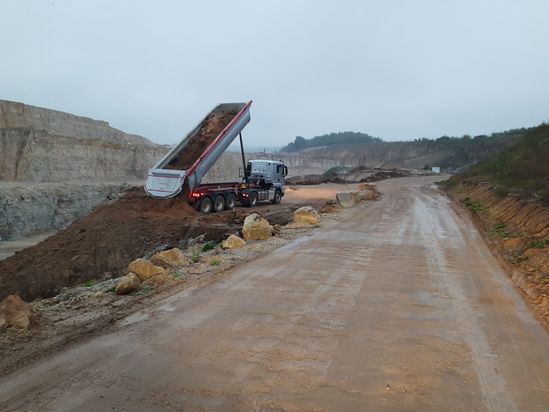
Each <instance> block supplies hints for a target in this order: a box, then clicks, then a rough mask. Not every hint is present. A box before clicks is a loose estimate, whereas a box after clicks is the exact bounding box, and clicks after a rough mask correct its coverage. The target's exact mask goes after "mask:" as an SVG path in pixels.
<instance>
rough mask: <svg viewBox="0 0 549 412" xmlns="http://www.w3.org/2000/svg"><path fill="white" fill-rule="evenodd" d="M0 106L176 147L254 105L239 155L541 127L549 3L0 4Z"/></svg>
mask: <svg viewBox="0 0 549 412" xmlns="http://www.w3.org/2000/svg"><path fill="white" fill-rule="evenodd" d="M0 19H1V20H0V21H1V24H0V36H1V38H2V53H1V56H2V57H1V60H0V61H1V63H0V99H7V100H15V101H20V102H23V103H27V104H32V105H36V106H43V107H47V108H52V109H57V110H62V111H66V112H70V113H74V114H78V115H83V116H88V117H92V118H95V119H101V120H106V121H108V122H109V123H110V124H111V125H112V126H114V127H117V128H120V129H122V130H124V131H127V132H133V133H137V134H141V135H143V136H146V137H148V138H150V139H151V140H153V141H156V142H159V143H174V142H175V141H176V140H178V139H179V138H180V137H182V136H183V135H185V134H186V133H187V132H188V131H189V130H190V129H191V128H192V127H194V126H195V124H196V123H197V122H198V121H199V120H200V119H201V118H202V117H203V116H204V115H205V114H206V113H207V112H208V111H209V110H210V109H211V108H212V107H213V106H215V105H216V104H217V103H220V102H233V101H247V100H250V99H252V100H254V105H253V106H252V122H251V123H250V125H249V126H248V127H247V128H246V129H245V133H244V136H245V139H246V142H247V144H248V145H249V146H254V147H257V146H276V145H283V144H286V143H288V142H289V141H291V140H293V138H294V137H295V136H296V135H302V136H305V137H313V136H315V135H319V134H324V133H328V132H332V131H346V130H352V131H361V132H365V133H369V134H371V135H374V136H379V137H382V138H383V139H386V140H401V139H415V138H419V137H429V138H435V137H439V136H441V135H444V134H448V135H459V136H461V135H463V134H466V133H467V134H472V135H476V134H481V133H490V132H493V131H501V130H505V129H510V128H515V127H523V126H532V125H536V124H539V123H541V122H542V121H549V23H548V22H549V1H547V0H520V1H518V0H460V1H451V0H446V1H445V0H413V1H412V0H409V1H404V0H401V1H397V0H394V1H380V0H375V1H344V0H341V1H335V0H332V1H312V0H311V1H299V0H287V1H259V0H249V1H240V0H231V1H204V0H202V1H175V0H174V1H159V0H156V1H152V0H151V1H137V0H125V1H122V0H117V1H113V0H93V1H92V0H88V1H84V0H78V1H75V0H49V1H42V0H0Z"/></svg>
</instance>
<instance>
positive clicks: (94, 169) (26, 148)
mask: <svg viewBox="0 0 549 412" xmlns="http://www.w3.org/2000/svg"><path fill="white" fill-rule="evenodd" d="M167 150H168V148H167V147H165V146H161V145H157V144H154V143H152V142H151V141H149V140H147V139H145V138H144V137H141V136H137V135H132V134H127V133H124V132H122V131H121V130H118V129H115V128H113V127H111V126H109V124H108V123H107V122H103V121H98V120H93V119H89V118H86V117H81V116H75V115H72V114H69V113H63V112H59V111H55V110H49V109H44V108H40V107H34V106H29V105H25V104H22V103H16V102H10V101H5V100H0V179H3V180H10V181H32V182H67V181H75V180H88V181H89V180H92V181H93V180H101V181H110V182H121V181H134V180H141V179H143V178H144V176H145V174H146V172H147V170H148V169H149V168H150V167H151V166H152V165H153V164H154V163H155V162H156V160H158V159H159V158H160V157H161V156H162V155H163V154H164V153H166V151H167Z"/></svg>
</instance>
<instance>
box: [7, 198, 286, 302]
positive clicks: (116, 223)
mask: <svg viewBox="0 0 549 412" xmlns="http://www.w3.org/2000/svg"><path fill="white" fill-rule="evenodd" d="M254 211H258V212H259V213H261V214H262V215H264V216H265V217H267V219H269V221H270V222H271V223H273V224H285V223H288V222H289V221H290V220H291V218H292V207H281V205H265V206H260V207H258V208H256V209H254ZM249 213H251V211H250V210H249V209H248V208H237V209H234V210H233V211H225V212H222V213H213V214H208V215H206V214H199V213H197V212H195V210H194V209H193V208H192V207H191V206H189V204H188V203H187V202H186V200H185V199H184V198H182V197H181V196H180V197H177V198H174V199H169V200H159V199H152V198H150V197H148V196H146V195H145V193H144V191H143V189H142V188H133V189H131V190H130V191H129V192H127V193H126V194H125V195H124V196H122V197H121V198H120V199H119V200H117V201H115V202H113V203H110V204H106V205H102V206H100V207H98V208H96V209H95V210H93V211H92V212H91V213H90V214H89V215H87V216H85V217H83V218H81V219H79V220H77V221H76V222H74V223H73V224H72V225H70V226H69V227H68V228H66V229H65V230H63V231H61V232H59V233H57V234H55V235H54V236H51V237H49V238H48V239H46V240H44V241H43V242H41V243H39V244H37V245H35V246H33V247H31V248H28V249H25V250H23V251H21V252H19V253H17V254H16V255H14V256H12V257H9V258H7V259H5V260H3V261H0V299H2V298H4V297H5V296H7V295H9V294H12V293H17V294H19V295H20V296H21V297H22V298H23V299H25V300H27V301H28V300H31V299H34V298H37V297H49V296H53V295H54V294H55V293H56V292H57V291H58V290H59V288H60V287H62V286H70V285H76V284H79V283H82V282H85V281H87V280H90V279H94V278H97V277H100V276H102V275H103V274H104V273H106V272H110V273H113V274H114V273H118V274H123V273H122V272H124V270H125V268H126V266H127V265H128V263H129V262H130V261H132V260H134V259H136V258H138V257H141V256H143V255H145V254H146V253H148V252H151V251H152V250H154V249H156V248H158V247H161V246H166V247H173V246H177V245H178V244H179V243H180V242H181V241H185V240H186V239H188V238H190V237H196V236H199V235H201V234H205V235H206V236H205V238H206V239H207V240H216V241H220V240H222V239H223V238H225V237H226V236H227V235H228V234H231V233H235V232H238V231H240V229H241V227H242V223H243V221H244V218H245V217H246V215H248V214H249Z"/></svg>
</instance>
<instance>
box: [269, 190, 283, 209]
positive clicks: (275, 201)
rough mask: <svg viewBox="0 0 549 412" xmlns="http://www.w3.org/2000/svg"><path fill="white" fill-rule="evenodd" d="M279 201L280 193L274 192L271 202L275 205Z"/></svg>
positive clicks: (278, 191) (280, 198)
mask: <svg viewBox="0 0 549 412" xmlns="http://www.w3.org/2000/svg"><path fill="white" fill-rule="evenodd" d="M281 200H282V193H280V190H275V195H274V198H273V200H271V202H273V203H274V204H275V205H277V204H279V203H280V201H281Z"/></svg>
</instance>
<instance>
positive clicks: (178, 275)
mask: <svg viewBox="0 0 549 412" xmlns="http://www.w3.org/2000/svg"><path fill="white" fill-rule="evenodd" d="M173 277H174V278H176V279H179V280H185V278H186V277H187V275H185V274H184V273H183V272H181V271H180V270H176V271H175V273H174V274H173Z"/></svg>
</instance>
